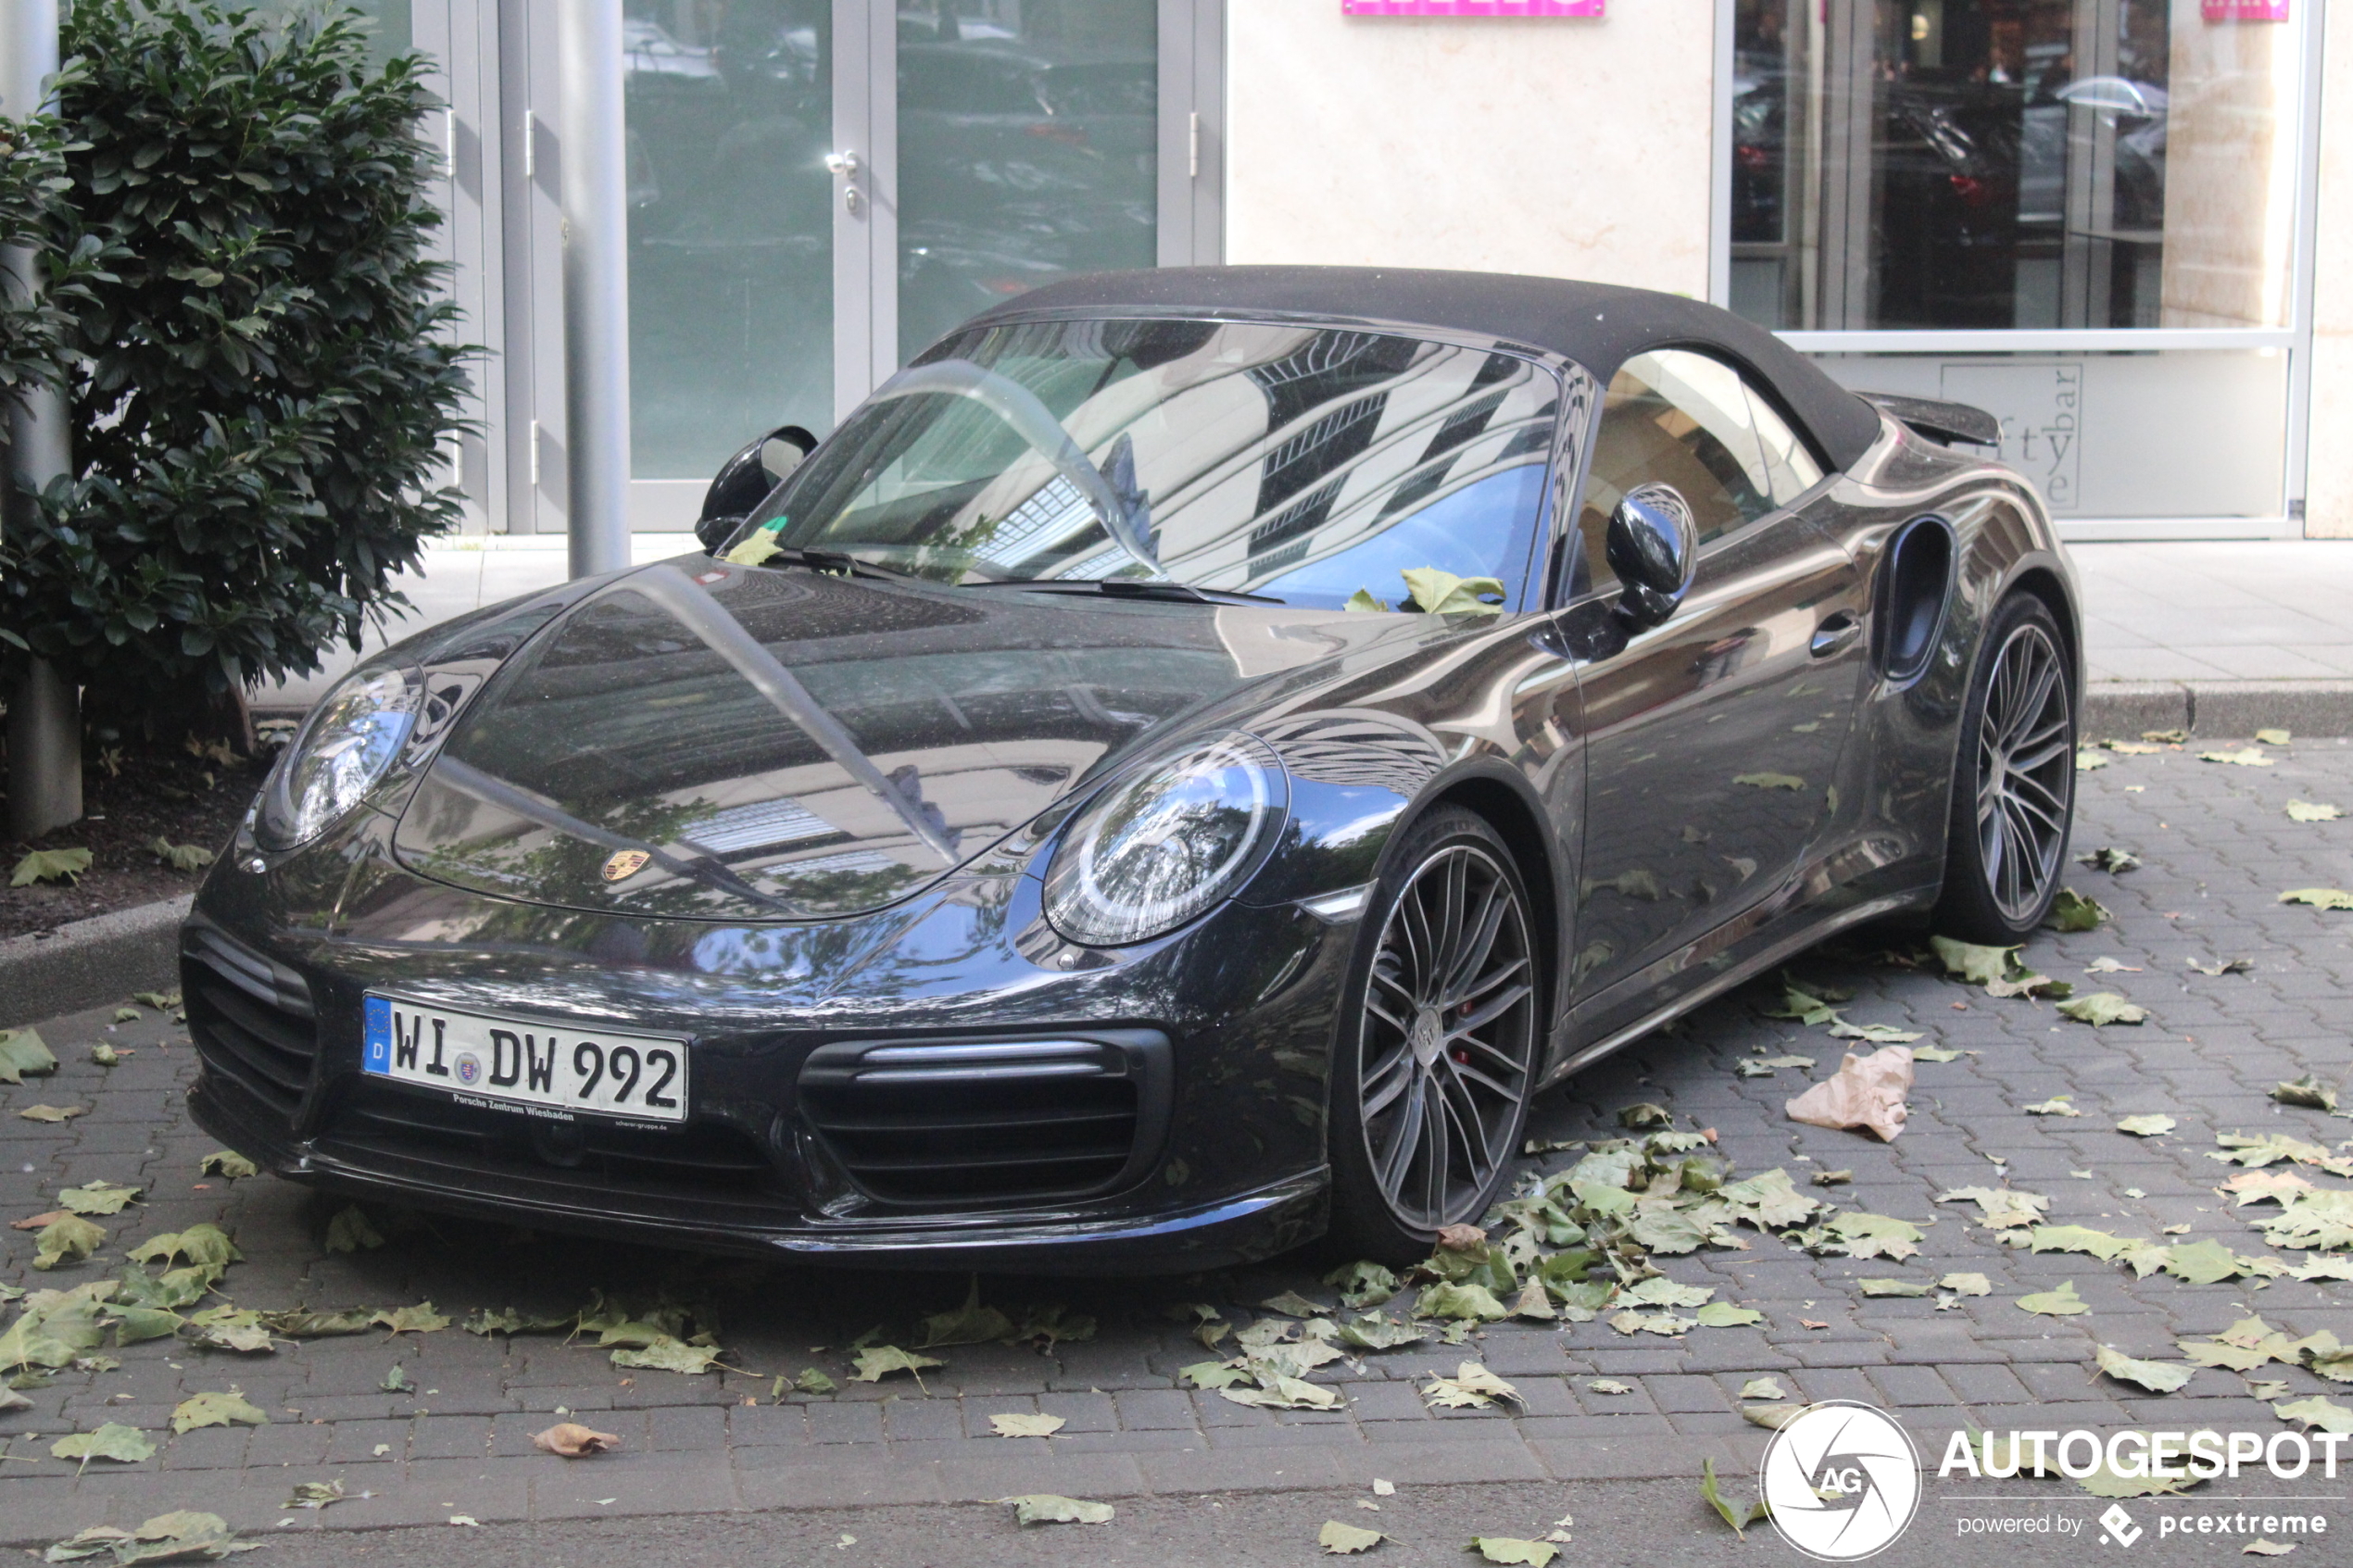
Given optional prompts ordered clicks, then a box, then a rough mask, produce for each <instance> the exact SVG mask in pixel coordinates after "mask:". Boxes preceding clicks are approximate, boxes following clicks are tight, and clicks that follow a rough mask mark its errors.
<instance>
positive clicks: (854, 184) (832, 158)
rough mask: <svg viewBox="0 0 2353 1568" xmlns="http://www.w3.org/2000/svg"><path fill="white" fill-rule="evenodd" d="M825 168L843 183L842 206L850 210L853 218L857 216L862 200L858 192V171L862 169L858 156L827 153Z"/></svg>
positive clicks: (851, 153)
mask: <svg viewBox="0 0 2353 1568" xmlns="http://www.w3.org/2000/svg"><path fill="white" fill-rule="evenodd" d="M825 167H826V168H827V169H831V170H832V171H833V172H834V174H835V175H836V176H837V177H838V178H839V179H840V181H841V182H842V183H841V205H842V206H843V207H846V208H848V209H849V213H850V215H851V216H852V217H855V216H857V213H858V207H859V204H860V201H861V200H862V198H861V196H860V195H859V192H858V171H859V169H861V168H862V165H861V164H860V163H859V161H858V155H857V154H856V153H854V152H847V151H845V152H838V153H827V154H826V155H825Z"/></svg>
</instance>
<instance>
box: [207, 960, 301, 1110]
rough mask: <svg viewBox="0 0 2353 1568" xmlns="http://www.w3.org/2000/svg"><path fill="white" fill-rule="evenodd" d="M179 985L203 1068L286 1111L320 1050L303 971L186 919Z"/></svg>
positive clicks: (298, 1097)
mask: <svg viewBox="0 0 2353 1568" xmlns="http://www.w3.org/2000/svg"><path fill="white" fill-rule="evenodd" d="M180 990H181V998H182V1001H183V1002H185V1003H186V1005H187V1010H188V1032H189V1034H190V1035H193V1036H194V1037H195V1043H196V1049H197V1051H198V1052H199V1053H200V1054H201V1055H202V1056H203V1057H204V1060H205V1063H206V1065H207V1066H208V1067H209V1068H211V1069H213V1070H214V1071H216V1072H219V1073H222V1074H224V1075H225V1076H227V1077H229V1078H232V1079H234V1080H235V1081H236V1083H237V1084H238V1085H240V1086H242V1087H243V1088H244V1089H245V1090H246V1092H248V1093H250V1094H251V1095H253V1096H254V1097H255V1098H258V1099H259V1100H260V1101H261V1102H262V1103H263V1104H265V1105H267V1106H269V1107H270V1108H271V1110H276V1111H278V1112H279V1113H280V1114H282V1115H285V1116H289V1117H290V1116H292V1115H293V1114H294V1111H295V1107H296V1105H298V1104H299V1103H301V1100H302V1097H303V1096H304V1094H306V1093H307V1092H308V1090H309V1087H310V1072H311V1067H312V1065H313V1064H314V1062H315V1061H316V1060H317V1059H318V1055H319V1025H318V1016H317V1013H316V1011H315V1010H314V1009H313V1007H312V1005H311V1000H310V987H309V985H308V984H306V983H305V982H304V980H303V978H302V976H301V975H299V974H296V972H294V971H293V970H291V969H288V968H287V967H286V966H285V965H283V964H282V963H278V962H275V961H273V960H270V959H268V958H265V957H263V956H262V955H261V954H259V953H258V952H255V951H254V950H253V949H252V948H250V947H246V946H245V944H244V943H242V942H238V941H235V940H234V939H233V938H231V937H230V936H228V935H225V934H224V933H222V932H221V931H220V930H218V929H217V928H215V927H212V926H209V925H196V924H191V925H189V926H187V927H185V928H184V929H183V930H182V934H181V939H180Z"/></svg>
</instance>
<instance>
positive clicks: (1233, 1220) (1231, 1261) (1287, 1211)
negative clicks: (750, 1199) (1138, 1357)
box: [188, 1076, 1327, 1274]
mask: <svg viewBox="0 0 2353 1568" xmlns="http://www.w3.org/2000/svg"><path fill="white" fill-rule="evenodd" d="M188 1109H189V1111H190V1113H191V1114H192V1115H193V1116H194V1117H195V1121H196V1123H197V1125H199V1126H201V1127H203V1128H204V1129H205V1131H207V1132H208V1133H210V1134H211V1135H214V1136H215V1137H217V1138H220V1140H221V1141H222V1142H223V1143H226V1144H228V1145H230V1146H231V1147H233V1148H236V1149H238V1150H239V1151H240V1152H242V1153H244V1154H245V1156H246V1158H248V1159H250V1160H256V1161H258V1163H260V1164H261V1165H263V1166H264V1167H266V1168H267V1169H268V1170H270V1171H271V1173H273V1174H276V1175H280V1176H283V1177H285V1178H287V1179H288V1180H290V1181H296V1182H302V1183H305V1184H307V1185H315V1186H318V1187H320V1188H321V1189H322V1190H324V1191H328V1192H333V1193H339V1194H343V1195H346V1196H348V1197H351V1198H359V1199H363V1200H372V1201H376V1202H383V1203H399V1204H407V1205H412V1206H415V1207H418V1208H423V1209H430V1210H437V1211H440V1212H443V1213H450V1214H461V1215H466V1216H469V1217H471V1218H474V1219H479V1220H488V1221H497V1222H502V1223H512V1224H522V1225H527V1226H530V1227H532V1228H534V1229H540V1230H549V1231H558V1232H562V1233H566V1234H570V1235H577V1236H598V1237H606V1238H610V1239H614V1240H622V1241H634V1242H640V1243H643V1244H645V1245H648V1246H652V1247H672V1248H697V1249H699V1250H703V1251H711V1252H727V1253H736V1254H740V1255H746V1256H753V1257H768V1258H790V1259H794V1260H797V1261H802V1262H818V1263H839V1264H852V1265H854V1264H868V1265H889V1266H893V1267H899V1268H920V1269H941V1270H957V1271H970V1270H988V1271H992V1272H1000V1273H1063V1274H1069V1273H1102V1274H1128V1273H1193V1272H1195V1271H1199V1270H1203V1269H1219V1268H1230V1267H1234V1266H1237V1265H1239V1264H1242V1263H1249V1262H1255V1261H1259V1260H1260V1259H1264V1258H1270V1257H1273V1256H1275V1255H1277V1253H1281V1252H1286V1251H1289V1250H1290V1249H1291V1248H1295V1247H1298V1246H1300V1245H1302V1243H1304V1242H1307V1241H1310V1240H1313V1239H1314V1238H1315V1236H1319V1235H1321V1234H1322V1233H1323V1230H1324V1225H1325V1219H1326V1201H1327V1173H1326V1172H1325V1170H1324V1169H1323V1168H1322V1167H1320V1166H1319V1167H1317V1168H1316V1169H1315V1170H1313V1171H1309V1172H1305V1173H1302V1174H1300V1175H1297V1176H1292V1177H1290V1178H1287V1179H1285V1180H1282V1181H1278V1182H1275V1183H1271V1184H1269V1185H1265V1186H1264V1187H1260V1188H1258V1189H1256V1190H1254V1191H1252V1192H1245V1193H1240V1194H1238V1195H1236V1196H1234V1197H1232V1198H1225V1199H1221V1200H1219V1201H1216V1202H1214V1203H1210V1204H1206V1205H1201V1206H1195V1207H1188V1208H1178V1209H1172V1210H1167V1211H1165V1212H1162V1213H1156V1214H1132V1215H1120V1214H1104V1215H1100V1216H1088V1215H1085V1214H1074V1215H1071V1216H1068V1217H1065V1218H1054V1219H1036V1218H1032V1219H1024V1218H1022V1217H1020V1216H1018V1215H1013V1214H1007V1215H1002V1216H989V1215H961V1216H957V1217H955V1219H954V1221H953V1223H927V1224H911V1223H899V1224H892V1223H888V1222H881V1223H876V1222H874V1221H868V1222H865V1223H855V1224H836V1225H830V1226H822V1225H811V1224H808V1223H796V1222H794V1221H791V1220H787V1219H786V1216H784V1215H781V1214H779V1213H778V1212H777V1211H775V1210H771V1209H767V1208H764V1207H756V1206H752V1205H728V1204H722V1203H714V1202H710V1201H703V1202H692V1201H680V1200H675V1199H670V1200H661V1199H656V1200H652V1201H647V1202H633V1201H631V1199H630V1197H629V1195H627V1194H623V1193H615V1192H610V1191H609V1192H606V1193H603V1194H600V1195H598V1196H597V1197H595V1198H590V1197H589V1196H588V1195H586V1194H585V1193H584V1192H583V1191H582V1190H581V1189H580V1188H579V1187H578V1186H576V1185H572V1184H567V1183H563V1182H560V1181H553V1180H548V1179H546V1178H532V1177H528V1176H519V1175H516V1174H514V1173H489V1172H484V1171H483V1170H481V1169H479V1168H472V1167H469V1166H467V1165H465V1164H463V1163H459V1162H452V1161H446V1160H433V1159H431V1158H423V1157H418V1156H402V1155H396V1154H394V1155H387V1154H382V1153H378V1154H375V1155H373V1156H372V1157H371V1155H368V1154H362V1153H357V1152H355V1151H353V1150H351V1149H349V1148H343V1147H339V1146H338V1145H337V1144H336V1143H335V1142H334V1141H333V1140H332V1139H324V1140H302V1139H295V1138H291V1137H289V1136H288V1135H286V1132H285V1130H284V1128H283V1124H279V1125H273V1124H272V1123H273V1120H274V1119H273V1118H272V1117H271V1115H270V1113H269V1112H268V1110H267V1108H265V1107H262V1106H260V1105H259V1104H258V1102H256V1101H255V1100H254V1099H253V1098H252V1097H251V1096H249V1095H245V1094H243V1093H242V1092H240V1091H239V1090H238V1089H237V1088H236V1086H235V1085H233V1084H230V1083H226V1082H224V1081H222V1080H221V1079H220V1078H219V1077H218V1076H208V1077H205V1078H200V1079H199V1080H198V1081H197V1083H196V1085H195V1087H193V1088H192V1089H190V1090H189V1091H188Z"/></svg>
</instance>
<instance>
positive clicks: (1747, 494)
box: [1574, 348, 1821, 592]
mask: <svg viewBox="0 0 2353 1568" xmlns="http://www.w3.org/2000/svg"><path fill="white" fill-rule="evenodd" d="M1820 477H1821V470H1820V468H1819V467H1818V465H1817V464H1816V463H1815V461H1814V458H1813V456H1812V454H1810V453H1809V452H1807V451H1806V446H1805V444H1804V443H1802V442H1800V441H1799V440H1798V439H1797V436H1796V433H1794V432H1793V431H1792V430H1791V429H1790V427H1789V424H1788V421H1786V420H1783V419H1781V417H1780V415H1779V414H1777V413H1775V412H1774V411H1773V409H1772V408H1771V407H1770V406H1769V405H1768V404H1767V403H1766V402H1765V400H1764V399H1763V398H1761V397H1759V396H1758V395H1755V393H1754V392H1753V391H1752V390H1751V389H1750V388H1749V386H1748V384H1747V383H1745V382H1744V381H1743V380H1742V379H1741V374H1740V372H1739V371H1737V370H1733V369H1732V368H1731V367H1730V365H1727V364H1725V363H1724V362H1723V361H1722V360H1720V359H1715V358H1709V357H1708V356H1706V355H1705V354H1696V353H1693V352H1692V351H1690V350H1688V349H1680V348H1659V349H1653V350H1652V351H1651V352H1649V353H1647V354H1638V355H1636V356H1634V357H1633V358H1630V359H1629V360H1627V361H1626V363H1625V364H1624V365H1622V366H1621V367H1619V369H1618V371H1617V375H1616V376H1614V377H1612V378H1611V380H1610V383H1609V395H1608V396H1607V398H1606V399H1605V400H1604V403H1603V405H1602V418H1601V422H1600V425H1599V427H1598V428H1597V430H1596V432H1595V434H1594V438H1593V460H1592V468H1591V470H1589V476H1588V478H1587V480H1586V483H1585V503H1584V507H1583V509H1582V510H1581V511H1580V513H1579V519H1578V522H1579V533H1580V534H1581V535H1582V539H1581V543H1582V546H1583V548H1584V552H1585V571H1584V572H1583V573H1582V575H1581V580H1580V581H1579V582H1578V583H1577V584H1576V587H1575V589H1574V591H1579V592H1581V591H1584V589H1585V588H1586V587H1592V588H1600V587H1605V586H1607V585H1608V584H1610V583H1614V582H1615V581H1616V580H1617V573H1615V572H1613V571H1610V569H1609V562H1608V559H1607V558H1606V555H1605V553H1604V546H1605V542H1606V540H1607V537H1608V533H1609V519H1610V514H1611V513H1612V512H1613V511H1615V510H1616V509H1617V503H1618V501H1619V499H1620V498H1621V497H1623V496H1624V495H1625V494H1626V493H1627V492H1628V491H1629V490H1631V489H1633V488H1634V487H1635V486H1636V485H1638V484H1671V485H1673V486H1674V487H1675V489H1676V490H1677V491H1678V492H1679V493H1680V494H1681V495H1682V497H1683V499H1684V500H1685V501H1686V502H1688V503H1689V504H1690V506H1691V508H1692V521H1693V522H1694V523H1696V524H1697V525H1698V528H1699V539H1700V544H1701V545H1702V546H1705V545H1707V544H1709V543H1710V542H1712V541H1714V540H1716V539H1718V538H1720V537H1722V536H1723V535H1724V534H1726V533H1730V532H1731V531H1732V530H1733V529H1736V528H1738V527H1740V526H1741V525H1742V524H1743V523H1747V522H1753V521H1755V520H1756V519H1758V518H1760V517H1763V516H1765V515H1766V514H1767V513H1768V512H1770V511H1773V510H1775V509H1776V508H1780V507H1783V506H1786V505H1788V504H1789V502H1790V501H1792V500H1793V499H1794V498H1795V497H1796V496H1797V495H1800V494H1801V493H1802V492H1804V491H1805V490H1806V487H1807V486H1809V485H1811V484H1813V483H1815V482H1816V481H1817V480H1818V479H1819V478H1820Z"/></svg>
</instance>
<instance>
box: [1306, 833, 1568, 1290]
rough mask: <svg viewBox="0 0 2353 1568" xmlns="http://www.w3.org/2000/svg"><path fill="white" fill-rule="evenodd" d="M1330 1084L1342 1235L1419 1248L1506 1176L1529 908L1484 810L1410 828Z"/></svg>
mask: <svg viewBox="0 0 2353 1568" xmlns="http://www.w3.org/2000/svg"><path fill="white" fill-rule="evenodd" d="M1361 930H1362V935H1360V937H1359V948H1358V952H1357V957H1356V964H1355V968H1354V970H1353V972H1352V976H1351V982H1350V986H1349V989H1348V991H1347V992H1346V993H1344V999H1343V1004H1342V1005H1343V1008H1344V1012H1343V1016H1342V1019H1341V1023H1340V1033H1341V1038H1340V1045H1339V1060H1338V1062H1337V1068H1338V1071H1337V1073H1336V1075H1335V1081H1334V1083H1333V1085H1332V1121H1331V1146H1332V1147H1331V1160H1332V1182H1333V1214H1332V1231H1333V1238H1334V1240H1335V1241H1336V1242H1338V1243H1339V1244H1340V1245H1342V1246H1344V1247H1348V1248H1353V1249H1354V1250H1355V1251H1356V1252H1357V1253H1359V1254H1360V1255H1362V1256H1365V1257H1370V1258H1375V1259H1378V1260H1380V1261H1388V1262H1403V1261H1410V1260H1412V1259H1415V1258H1418V1257H1421V1256H1424V1255H1426V1254H1427V1253H1428V1250H1429V1248H1430V1246H1431V1244H1432V1243H1433V1242H1434V1241H1435V1240H1436V1239H1437V1235H1438V1231H1439V1228H1440V1227H1441V1226H1443V1225H1450V1224H1461V1223H1473V1222H1476V1221H1477V1220H1478V1217H1479V1216H1480V1215H1481V1214H1482V1213H1484V1212H1485V1211H1486V1210H1487V1207H1488V1205H1489V1204H1491V1203H1492V1202H1493V1201H1494V1200H1495V1198H1496V1197H1497V1196H1498V1195H1499V1194H1500V1193H1501V1192H1502V1190H1503V1188H1504V1183H1505V1181H1506V1179H1507V1178H1508V1177H1509V1175H1510V1173H1511V1168H1512V1159H1513V1157H1514V1155H1515V1154H1516V1153H1517V1151H1518V1147H1519V1139H1520V1134H1521V1131H1522V1129H1523V1128H1524V1127H1525V1126H1526V1124H1527V1121H1528V1099H1529V1094H1530V1093H1531V1092H1532V1090H1533V1088H1534V1085H1535V1072H1536V1062H1537V1050H1538V1046H1539V1041H1540V1039H1541V1028H1540V1027H1539V1022H1538V990H1537V971H1536V964H1537V961H1538V955H1537V953H1536V949H1535V947H1534V936H1535V923H1534V922H1533V921H1532V920H1531V919H1530V918H1529V899H1528V892H1527V889H1526V888H1525V887H1524V886H1522V885H1521V883H1520V878H1519V872H1518V871H1517V869H1516V867H1515V865H1514V864H1513V861H1512V857H1511V853H1510V851H1509V850H1508V849H1507V848H1505V847H1504V841H1503V839H1502V837H1501V836H1500V835H1498V834H1497V833H1496V832H1495V830H1494V829H1493V828H1492V827H1491V826H1490V825H1489V824H1488V823H1487V822H1486V820H1485V819H1484V818H1482V817H1479V816H1478V815H1476V814H1475V813H1473V812H1470V811H1466V810H1463V809H1460V808H1456V807H1441V809H1438V810H1436V811H1433V812H1431V813H1430V814H1429V815H1428V816H1427V817H1424V818H1423V819H1422V820H1421V821H1420V822H1416V824H1414V826H1413V827H1412V828H1410V829H1409V830H1407V836H1406V839H1405V842H1404V843H1403V845H1402V846H1400V853H1399V854H1398V855H1397V856H1396V857H1395V859H1393V861H1392V863H1391V866H1390V871H1389V872H1387V873H1386V874H1384V875H1383V876H1382V878H1381V880H1380V882H1379V884H1378V885H1377V886H1376V887H1375V889H1374V892H1373V897H1372V898H1371V899H1370V900H1369V901H1368V903H1367V905H1366V908H1365V922H1364V925H1363V927H1362V928H1361Z"/></svg>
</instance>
